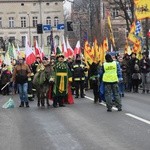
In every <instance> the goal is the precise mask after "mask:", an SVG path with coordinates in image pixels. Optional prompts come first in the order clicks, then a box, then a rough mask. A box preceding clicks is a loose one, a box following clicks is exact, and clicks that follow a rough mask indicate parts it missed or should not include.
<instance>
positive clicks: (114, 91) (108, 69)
mask: <svg viewBox="0 0 150 150" xmlns="http://www.w3.org/2000/svg"><path fill="white" fill-rule="evenodd" d="M105 59H106V62H105V63H104V64H103V66H102V74H103V77H102V81H103V82H104V87H105V99H106V105H107V111H108V112H111V111H112V106H113V102H112V95H113V98H114V103H115V106H116V107H117V108H118V111H122V104H121V98H120V95H119V88H118V82H119V79H121V78H122V75H121V70H120V69H119V68H118V65H117V62H116V61H113V59H112V57H111V55H110V54H106V56H105Z"/></svg>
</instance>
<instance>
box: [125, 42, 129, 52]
mask: <svg viewBox="0 0 150 150" xmlns="http://www.w3.org/2000/svg"><path fill="white" fill-rule="evenodd" d="M128 46H129V44H128V40H127V39H126V45H125V48H124V54H127V53H128Z"/></svg>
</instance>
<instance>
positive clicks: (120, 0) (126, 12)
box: [107, 0, 135, 31]
mask: <svg viewBox="0 0 150 150" xmlns="http://www.w3.org/2000/svg"><path fill="white" fill-rule="evenodd" d="M107 1H108V3H109V5H110V7H112V8H114V7H116V8H118V9H119V15H118V16H119V17H122V18H123V19H124V20H125V21H126V28H127V30H128V31H130V26H131V24H132V22H133V21H134V19H135V17H134V1H133V0H107Z"/></svg>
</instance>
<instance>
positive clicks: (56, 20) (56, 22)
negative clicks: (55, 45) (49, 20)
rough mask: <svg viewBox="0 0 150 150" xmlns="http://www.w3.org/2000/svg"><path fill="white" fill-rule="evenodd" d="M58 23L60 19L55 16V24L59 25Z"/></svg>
mask: <svg viewBox="0 0 150 150" xmlns="http://www.w3.org/2000/svg"><path fill="white" fill-rule="evenodd" d="M58 23H59V19H58V17H55V18H54V26H55V27H57V25H58Z"/></svg>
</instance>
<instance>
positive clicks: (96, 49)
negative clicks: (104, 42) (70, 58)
mask: <svg viewBox="0 0 150 150" xmlns="http://www.w3.org/2000/svg"><path fill="white" fill-rule="evenodd" d="M93 47H94V60H93V61H95V62H96V63H97V62H98V61H99V60H100V57H99V55H100V54H99V47H98V42H97V39H95V40H94V45H93Z"/></svg>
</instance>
